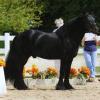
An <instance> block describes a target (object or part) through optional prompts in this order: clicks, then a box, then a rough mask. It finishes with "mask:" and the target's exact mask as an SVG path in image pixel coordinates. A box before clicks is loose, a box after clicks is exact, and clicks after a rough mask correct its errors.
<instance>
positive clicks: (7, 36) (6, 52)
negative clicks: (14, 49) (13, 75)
mask: <svg viewBox="0 0 100 100" xmlns="http://www.w3.org/2000/svg"><path fill="white" fill-rule="evenodd" d="M4 46H5V57H7V54H8V51H9V49H10V34H9V33H5V42H4Z"/></svg>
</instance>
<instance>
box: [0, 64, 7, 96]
mask: <svg viewBox="0 0 100 100" xmlns="http://www.w3.org/2000/svg"><path fill="white" fill-rule="evenodd" d="M6 93H7V88H6V82H5V76H4V69H3V66H0V97H1V96H3V95H5V94H6Z"/></svg>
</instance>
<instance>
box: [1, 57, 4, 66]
mask: <svg viewBox="0 0 100 100" xmlns="http://www.w3.org/2000/svg"><path fill="white" fill-rule="evenodd" d="M0 66H4V67H5V61H4V60H3V59H1V58H0Z"/></svg>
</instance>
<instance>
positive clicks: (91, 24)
mask: <svg viewBox="0 0 100 100" xmlns="http://www.w3.org/2000/svg"><path fill="white" fill-rule="evenodd" d="M84 21H85V26H86V31H87V32H94V33H98V30H99V29H98V27H97V24H96V21H95V17H94V16H93V15H91V14H89V13H85V15H84Z"/></svg>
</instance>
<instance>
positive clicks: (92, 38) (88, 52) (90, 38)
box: [82, 32, 97, 82]
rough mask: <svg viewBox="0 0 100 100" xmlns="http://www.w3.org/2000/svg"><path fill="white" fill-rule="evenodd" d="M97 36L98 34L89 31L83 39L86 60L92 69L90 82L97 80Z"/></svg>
mask: <svg viewBox="0 0 100 100" xmlns="http://www.w3.org/2000/svg"><path fill="white" fill-rule="evenodd" d="M96 38H97V35H96V34H95V33H93V32H87V33H85V35H84V37H83V39H82V45H83V47H84V50H83V51H84V58H85V62H86V65H87V67H88V68H89V69H90V76H89V79H88V81H89V82H93V81H95V67H96V61H97V47H96V43H97V40H96Z"/></svg>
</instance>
